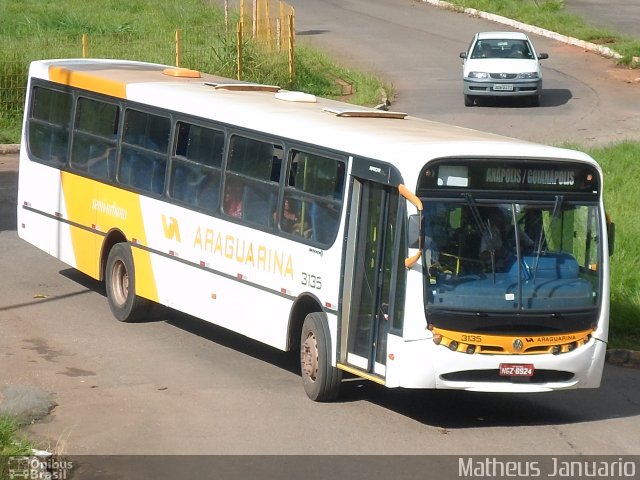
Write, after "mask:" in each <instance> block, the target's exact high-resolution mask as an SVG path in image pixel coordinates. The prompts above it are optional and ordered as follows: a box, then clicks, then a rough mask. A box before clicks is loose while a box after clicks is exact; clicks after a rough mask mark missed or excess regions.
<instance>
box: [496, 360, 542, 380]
mask: <svg viewBox="0 0 640 480" xmlns="http://www.w3.org/2000/svg"><path fill="white" fill-rule="evenodd" d="M534 371H535V367H534V366H533V364H532V363H501V364H500V376H501V377H531V376H533V372H534Z"/></svg>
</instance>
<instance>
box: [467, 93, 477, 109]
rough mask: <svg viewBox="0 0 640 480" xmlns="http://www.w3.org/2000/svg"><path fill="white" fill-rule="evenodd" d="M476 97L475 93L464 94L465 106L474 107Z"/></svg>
mask: <svg viewBox="0 0 640 480" xmlns="http://www.w3.org/2000/svg"><path fill="white" fill-rule="evenodd" d="M475 101H476V98H475V97H474V96H473V95H465V96H464V106H465V107H473V104H474V103H475Z"/></svg>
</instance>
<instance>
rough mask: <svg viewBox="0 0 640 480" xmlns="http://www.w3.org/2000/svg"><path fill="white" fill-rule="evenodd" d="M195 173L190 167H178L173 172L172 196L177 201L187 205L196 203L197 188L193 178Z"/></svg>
mask: <svg viewBox="0 0 640 480" xmlns="http://www.w3.org/2000/svg"><path fill="white" fill-rule="evenodd" d="M192 176H193V173H192V172H191V169H190V168H189V167H186V166H184V165H177V166H176V168H175V169H174V171H173V179H172V182H173V184H172V187H171V196H172V197H173V198H175V199H176V200H180V201H183V202H186V203H194V202H195V199H196V194H195V188H193V181H192V179H191V177H192Z"/></svg>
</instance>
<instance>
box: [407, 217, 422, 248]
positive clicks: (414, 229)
mask: <svg viewBox="0 0 640 480" xmlns="http://www.w3.org/2000/svg"><path fill="white" fill-rule="evenodd" d="M407 239H408V240H409V248H420V215H411V216H409V231H408V233H407Z"/></svg>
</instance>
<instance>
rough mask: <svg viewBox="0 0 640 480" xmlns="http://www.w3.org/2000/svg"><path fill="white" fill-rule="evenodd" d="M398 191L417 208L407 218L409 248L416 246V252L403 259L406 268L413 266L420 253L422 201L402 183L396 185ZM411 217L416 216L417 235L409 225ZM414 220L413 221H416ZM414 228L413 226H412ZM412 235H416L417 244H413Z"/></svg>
mask: <svg viewBox="0 0 640 480" xmlns="http://www.w3.org/2000/svg"><path fill="white" fill-rule="evenodd" d="M398 191H399V192H400V195H402V196H403V197H404V198H406V199H407V200H408V201H409V202H411V204H412V205H414V206H415V207H416V208H417V209H418V214H417V215H412V216H411V217H410V219H409V232H408V235H409V245H410V246H411V248H417V249H418V252H417V253H416V254H415V255H413V256H411V257H409V258H405V260H404V266H405V267H407V268H411V267H413V266H414V265H415V264H416V263H417V262H418V260H420V256H421V255H422V201H421V200H420V199H419V198H418V197H417V196H416V194H415V193H413V192H411V191H410V190H409V189H408V188H407V187H405V186H404V185H402V184H400V185H398ZM413 217H417V219H416V220H417V235H415V234H413V233H412V227H411V219H412V218H413ZM416 220H414V222H415V221H416ZM414 229H415V227H414ZM414 237H417V246H415V247H414V246H413V245H414V241H413V239H414Z"/></svg>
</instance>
